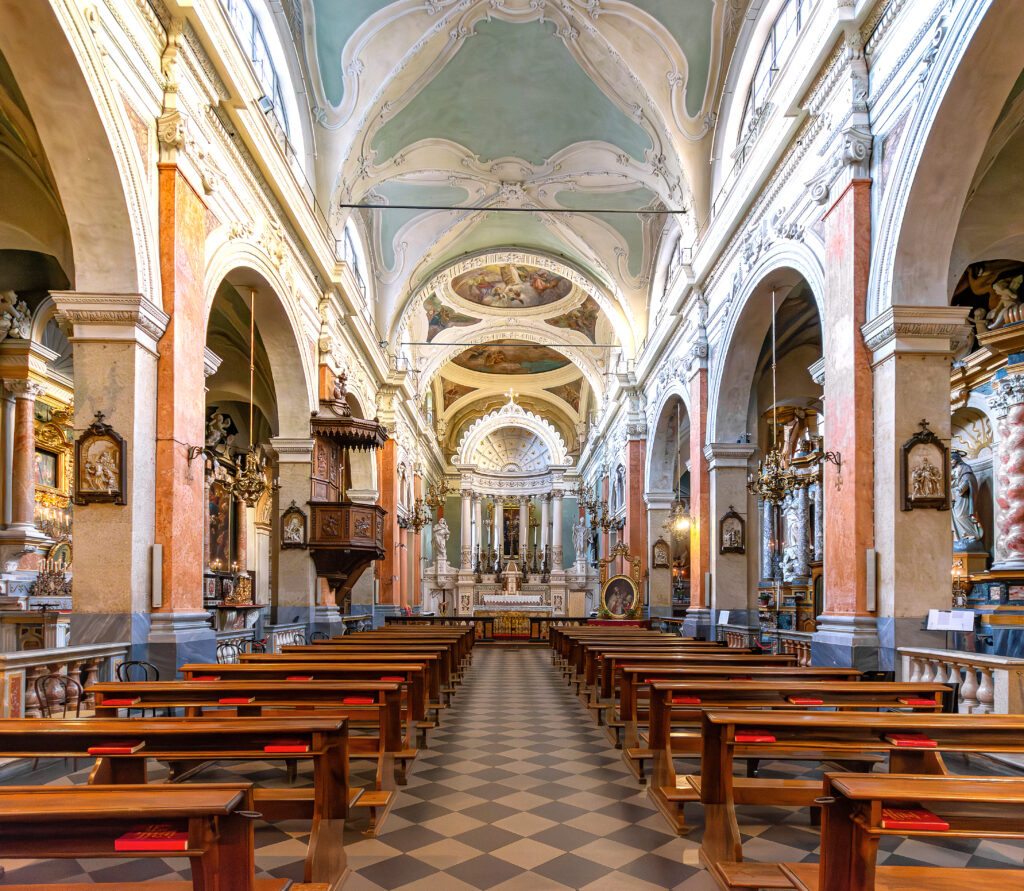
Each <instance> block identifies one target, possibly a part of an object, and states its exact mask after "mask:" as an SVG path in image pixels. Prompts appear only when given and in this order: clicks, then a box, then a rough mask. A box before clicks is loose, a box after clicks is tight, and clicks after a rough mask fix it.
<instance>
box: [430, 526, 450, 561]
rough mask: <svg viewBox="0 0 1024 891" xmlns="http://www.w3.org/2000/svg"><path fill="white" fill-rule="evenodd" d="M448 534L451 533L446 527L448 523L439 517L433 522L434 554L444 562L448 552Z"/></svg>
mask: <svg viewBox="0 0 1024 891" xmlns="http://www.w3.org/2000/svg"><path fill="white" fill-rule="evenodd" d="M449 535H451V532H450V531H449V529H448V523H447V521H446V520H445V518H444V517H441V519H440V520H438V521H437V522H436V523H435V524H434V556H435V557H436V558H437V559H438V560H443V561H444V562H446V563H447V557H446V556H445V555H446V554H447V553H448V536H449Z"/></svg>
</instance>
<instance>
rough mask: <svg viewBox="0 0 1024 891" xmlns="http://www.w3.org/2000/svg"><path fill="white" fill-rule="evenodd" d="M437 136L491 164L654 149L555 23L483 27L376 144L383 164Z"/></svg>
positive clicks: (488, 24) (377, 137)
mask: <svg viewBox="0 0 1024 891" xmlns="http://www.w3.org/2000/svg"><path fill="white" fill-rule="evenodd" d="M556 87H557V88H556ZM430 137H435V138H446V139H451V140H454V141H455V142H457V143H460V144H461V145H464V146H466V148H468V149H469V150H470V151H472V152H474V153H475V154H476V155H478V156H479V157H480V158H481V160H484V161H492V160H494V159H496V158H503V157H517V158H522V159H523V160H525V161H528V162H530V163H531V164H537V165H539V164H543V163H544V162H545V161H547V159H549V158H550V157H551V156H552V155H554V154H556V153H557V152H558V151H559V150H561V149H563V148H566V147H567V146H570V145H573V144H574V143H577V142H581V141H583V140H588V139H602V140H604V141H606V142H609V143H611V144H613V145H615V146H618V147H619V148H620V149H621V150H622V151H624V152H626V153H627V154H629V155H631V156H632V157H633V158H635V159H636V160H637V161H643V160H644V153H645V151H646V150H647V149H649V148H651V147H652V143H651V139H650V137H649V136H648V135H647V133H646V132H644V130H643V129H642V128H641V127H640V126H639V125H638V124H637V123H636V122H634V121H633V120H632V118H630V117H629V115H627V114H626V113H625V112H623V111H622V110H620V109H619V108H618V107H617V106H616V105H615V104H614V103H613V102H612V101H611V100H610V99H609V98H608V97H607V96H606V95H605V94H604V93H602V92H601V90H600V89H599V88H598V87H597V85H596V84H595V83H594V82H593V81H592V80H591V79H590V77H589V76H588V75H587V73H586V72H585V71H584V70H583V69H582V68H581V67H580V66H579V64H578V63H577V62H576V60H575V59H573V57H572V55H571V54H570V53H569V51H568V50H567V49H566V48H565V45H564V44H563V43H562V40H561V38H559V37H558V36H557V34H556V29H555V26H554V24H552V23H549V22H529V23H526V24H521V25H517V24H509V23H506V22H500V21H497V20H492V21H489V22H481V23H480V24H478V25H477V27H476V34H475V35H473V36H472V37H470V38H469V39H467V40H466V41H465V43H463V45H462V47H461V48H460V49H459V51H458V52H457V53H456V54H455V56H454V58H453V59H452V60H451V61H450V62H449V63H448V64H447V65H445V67H444V68H443V69H442V70H441V71H440V72H438V74H437V75H436V76H435V77H434V79H433V80H431V81H430V82H429V83H428V84H427V85H426V86H425V87H424V88H423V89H422V90H421V91H420V92H419V93H418V94H417V95H416V96H415V97H414V98H413V99H412V101H411V102H410V103H409V104H408V105H406V106H405V107H404V108H402V109H401V110H400V111H399V112H398V113H397V114H396V115H395V116H394V117H393V118H391V119H390V120H389V121H388V122H387V123H385V124H384V126H383V127H381V129H380V130H378V131H377V133H376V135H375V136H374V138H373V142H372V144H371V148H373V149H374V151H375V152H376V153H377V159H378V161H383V160H384V159H386V158H391V157H394V156H395V155H396V154H397V153H398V152H400V151H401V150H402V149H403V148H405V147H406V146H408V145H410V144H412V143H414V142H417V141H418V140H420V139H426V138H430Z"/></svg>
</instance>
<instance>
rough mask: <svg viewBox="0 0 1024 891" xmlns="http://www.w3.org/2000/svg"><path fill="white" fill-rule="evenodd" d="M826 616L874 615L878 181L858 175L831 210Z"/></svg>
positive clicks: (827, 246) (827, 311)
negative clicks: (873, 274) (868, 321)
mask: <svg viewBox="0 0 1024 891" xmlns="http://www.w3.org/2000/svg"><path fill="white" fill-rule="evenodd" d="M824 221H825V256H826V257H828V263H827V264H826V267H825V317H826V319H827V321H828V324H826V325H823V326H822V337H823V341H824V354H825V384H824V389H825V394H824V399H825V411H826V416H825V449H826V450H828V451H835V452H838V453H839V454H840V455H841V457H842V462H843V464H842V480H841V481H840V479H839V471H838V470H837V468H836V466H835V464H832V463H827V464H825V465H824V468H825V478H824V492H825V609H824V615H825V616H848V617H853V616H867V615H869V613H868V611H867V608H866V593H867V573H866V561H865V556H864V555H865V551H866V550H868V549H870V548H872V547H873V544H874V528H873V525H874V520H873V511H874V499H873V488H874V465H873V452H872V442H873V414H872V412H873V399H872V376H871V355H870V353H869V351H868V348H867V346H866V344H865V343H864V338H863V337H862V335H861V326H862V325H863V324H864V321H865V318H864V317H865V303H866V299H867V281H868V263H869V260H870V252H871V181H870V180H865V179H854V180H851V181H850V183H849V184H848V185H847V186H846V188H845V189H844V190H843V192H842V193H841V194H840V195H839V197H838V198H837V199H836V201H835V203H834V204H833V205H832V206H831V207H830V208H829V210H828V211H827V212H826V214H825V217H824Z"/></svg>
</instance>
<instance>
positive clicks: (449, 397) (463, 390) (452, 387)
mask: <svg viewBox="0 0 1024 891" xmlns="http://www.w3.org/2000/svg"><path fill="white" fill-rule="evenodd" d="M475 389H476V387H467V386H465V385H464V384H453V383H452V382H451V381H446V380H445V379H444V378H441V403H442V405H444V410H445V411H448V409H449V408H451V407H452V406H453V405H454V404H455V403H456V402H458V401H459V400H460V399H461V398H462V397H463V396H465V395H466V394H467V393H472V392H473V391H474V390H475Z"/></svg>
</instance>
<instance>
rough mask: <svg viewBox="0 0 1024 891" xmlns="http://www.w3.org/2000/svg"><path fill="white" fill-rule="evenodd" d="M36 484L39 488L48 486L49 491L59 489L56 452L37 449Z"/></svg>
mask: <svg viewBox="0 0 1024 891" xmlns="http://www.w3.org/2000/svg"><path fill="white" fill-rule="evenodd" d="M35 482H36V485H37V486H46V487H47V488H48V489H56V488H57V484H58V480H57V455H56V454H55V453H54V452H50V451H47V450H46V449H40V448H37V449H36V455H35Z"/></svg>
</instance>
